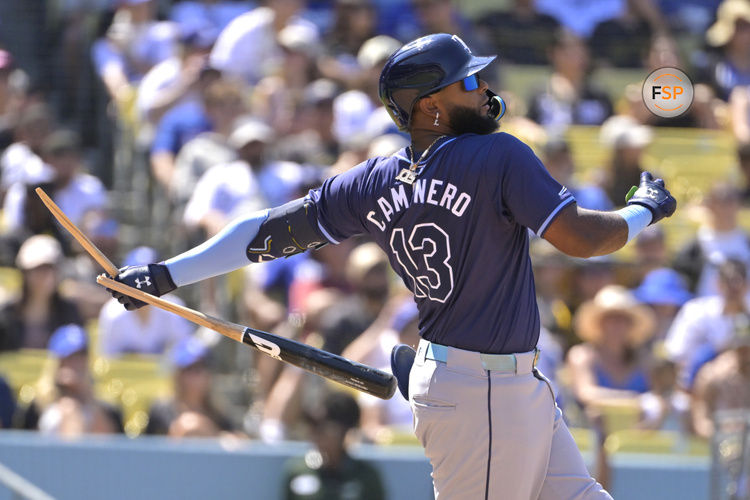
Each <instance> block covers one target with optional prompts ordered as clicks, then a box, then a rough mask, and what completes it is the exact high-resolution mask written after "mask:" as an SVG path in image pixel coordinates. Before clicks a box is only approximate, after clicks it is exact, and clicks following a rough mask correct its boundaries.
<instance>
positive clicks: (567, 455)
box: [409, 340, 612, 500]
mask: <svg viewBox="0 0 750 500" xmlns="http://www.w3.org/2000/svg"><path fill="white" fill-rule="evenodd" d="M434 347H440V349H439V350H437V349H434ZM511 356H513V355H511ZM505 357H506V358H507V355H505ZM430 358H440V359H443V361H438V360H435V359H430ZM497 358H499V357H498V356H492V355H489V356H488V355H484V354H480V353H477V352H472V351H465V350H461V349H456V348H452V347H445V346H437V345H434V344H433V347H430V343H429V342H427V341H425V340H422V341H421V342H420V344H419V349H418V350H417V355H416V359H415V360H414V366H413V367H412V369H411V372H410V376H409V401H410V403H411V407H412V410H413V412H414V429H415V433H416V435H417V438H418V439H419V440H420V442H421V443H422V446H423V447H424V449H425V455H426V456H427V458H429V460H430V463H431V464H432V480H433V484H434V488H435V498H436V499H438V500H456V499H467V500H468V499H471V500H481V499H497V500H537V499H538V500H574V499H575V500H579V499H580V500H583V499H586V500H588V499H610V500H611V498H612V497H611V496H610V495H609V494H608V493H607V492H606V491H605V490H604V488H602V486H601V485H600V484H599V483H598V482H596V480H594V479H593V478H592V477H591V475H590V474H589V472H588V471H587V469H586V466H585V464H584V462H583V458H582V457H581V453H580V452H579V451H578V447H577V446H576V444H575V442H574V441H573V437H572V436H571V435H570V432H569V431H568V428H567V426H566V425H565V422H564V421H563V419H562V413H561V412H560V409H559V408H558V407H557V405H556V404H555V400H554V396H553V393H552V389H551V387H550V385H549V383H548V382H547V380H546V379H545V378H544V376H543V375H542V374H541V373H540V372H538V371H537V370H536V369H534V358H535V353H534V352H533V351H532V352H530V353H522V354H516V355H515V358H516V360H515V362H514V363H512V364H511V368H510V369H505V368H504V366H506V365H508V363H505V361H507V359H500V360H499V361H502V363H496V361H498V359H497ZM511 359H512V358H511ZM513 364H515V365H516V366H515V367H512V365H513ZM487 368H491V369H490V370H488V369H487ZM514 368H515V369H514Z"/></svg>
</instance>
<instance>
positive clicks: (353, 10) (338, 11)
mask: <svg viewBox="0 0 750 500" xmlns="http://www.w3.org/2000/svg"><path fill="white" fill-rule="evenodd" d="M331 24H332V25H331V27H330V28H329V29H328V31H327V32H326V33H325V34H324V36H323V40H322V46H323V47H322V48H323V54H322V55H321V57H320V58H319V60H318V69H319V71H320V74H321V76H322V77H324V78H330V79H331V80H333V81H335V82H337V83H339V84H341V85H342V86H344V87H351V86H353V84H354V83H355V82H357V80H358V79H359V78H360V75H359V73H360V68H359V65H358V63H357V53H358V52H359V50H360V48H361V47H362V45H363V44H364V43H365V41H366V40H368V39H370V38H372V37H373V36H375V35H377V32H376V31H375V29H376V28H377V25H378V12H377V9H376V6H375V3H374V2H373V1H372V0H336V1H335V2H334V6H333V21H332V23H331Z"/></svg>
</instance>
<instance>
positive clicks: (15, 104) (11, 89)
mask: <svg viewBox="0 0 750 500" xmlns="http://www.w3.org/2000/svg"><path fill="white" fill-rule="evenodd" d="M21 75H22V73H20V70H19V69H18V68H16V64H15V61H14V60H13V56H12V55H11V53H10V52H8V51H7V50H2V49H0V151H4V150H5V148H7V147H8V146H10V145H11V144H12V143H13V141H14V130H15V127H16V125H17V123H18V118H19V114H20V112H21V107H22V106H23V105H24V101H25V91H24V89H23V88H21V86H19V84H18V83H17V80H18V77H19V76H21ZM14 80H15V82H14ZM0 164H2V165H3V174H5V168H4V162H3V161H2V159H0ZM2 185H5V179H4V178H3V183H2Z"/></svg>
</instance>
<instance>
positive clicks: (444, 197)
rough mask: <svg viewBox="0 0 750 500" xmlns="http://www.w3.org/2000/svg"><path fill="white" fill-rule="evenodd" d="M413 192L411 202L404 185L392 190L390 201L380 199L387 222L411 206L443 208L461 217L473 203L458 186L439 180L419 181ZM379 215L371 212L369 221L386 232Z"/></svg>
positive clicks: (383, 198) (384, 224)
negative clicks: (425, 204)
mask: <svg viewBox="0 0 750 500" xmlns="http://www.w3.org/2000/svg"><path fill="white" fill-rule="evenodd" d="M428 183H429V187H428ZM443 186H444V187H443ZM412 190H413V191H412V195H411V200H410V199H409V197H408V196H407V195H406V188H405V187H404V184H399V185H397V186H395V187H392V188H390V196H389V198H390V200H389V199H387V198H386V197H385V196H381V197H380V198H378V200H377V201H378V207H379V208H380V213H381V214H382V215H383V218H384V219H385V221H386V222H390V221H391V218H392V217H393V215H394V214H397V213H399V212H400V211H401V210H403V209H405V208H409V206H410V204H424V203H427V204H429V205H435V206H439V207H443V208H445V209H446V210H449V211H450V212H451V213H452V214H453V215H455V216H456V217H461V216H462V215H463V214H464V213H465V212H466V209H467V208H468V207H469V203H471V196H469V195H468V194H466V193H464V192H461V193H459V192H458V188H456V186H454V185H453V184H451V183H450V182H448V183H445V182H443V181H441V180H439V179H431V180H429V181H428V180H427V179H417V181H416V182H415V183H414V186H413V187H412ZM386 196H388V195H386ZM377 215H378V214H377V213H376V212H375V211H374V210H371V211H370V212H369V213H368V214H367V220H369V221H370V222H372V223H373V224H375V225H376V226H377V227H378V229H380V230H381V231H385V230H386V222H383V220H382V219H378V218H377Z"/></svg>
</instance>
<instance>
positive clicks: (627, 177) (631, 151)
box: [599, 115, 653, 205]
mask: <svg viewBox="0 0 750 500" xmlns="http://www.w3.org/2000/svg"><path fill="white" fill-rule="evenodd" d="M652 138H653V132H652V131H651V128H650V127H647V126H645V125H641V124H639V123H638V122H636V121H635V119H633V118H632V117H630V116H625V115H617V116H613V117H611V118H609V119H608V120H607V121H606V122H604V123H603V124H602V126H601V128H600V130H599V139H600V141H601V143H602V145H603V146H604V147H606V148H608V149H609V150H610V154H609V159H608V161H607V165H606V166H605V168H604V169H603V170H602V172H601V174H602V175H603V179H602V180H601V185H602V187H603V188H604V190H605V191H606V193H607V196H608V197H609V199H610V200H612V201H613V202H614V203H616V204H618V205H620V204H623V203H624V202H625V200H624V199H623V193H627V192H628V191H629V190H630V188H631V187H632V186H637V185H638V183H639V182H640V177H641V172H643V170H644V168H643V152H644V150H645V149H646V148H647V147H648V146H649V144H651V140H652Z"/></svg>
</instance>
